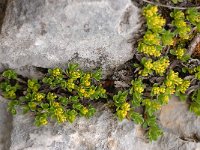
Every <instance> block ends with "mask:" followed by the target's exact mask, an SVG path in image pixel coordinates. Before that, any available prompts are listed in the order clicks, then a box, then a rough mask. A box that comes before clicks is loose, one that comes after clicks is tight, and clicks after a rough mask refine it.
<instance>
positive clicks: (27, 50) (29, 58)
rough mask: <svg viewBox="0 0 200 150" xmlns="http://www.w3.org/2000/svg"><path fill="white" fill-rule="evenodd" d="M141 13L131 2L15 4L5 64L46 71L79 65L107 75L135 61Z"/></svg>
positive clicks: (6, 31)
mask: <svg viewBox="0 0 200 150" xmlns="http://www.w3.org/2000/svg"><path fill="white" fill-rule="evenodd" d="M139 11H140V10H139V9H138V8H137V7H136V6H134V5H133V4H132V3H131V0H115V1H113V0H56V1H55V0H34V1H33V0H15V1H10V2H9V3H8V6H7V11H6V15H5V18H6V19H5V20H4V23H3V26H2V33H1V35H0V54H1V55H0V63H2V64H4V65H6V66H7V67H10V68H20V67H27V66H35V67H43V68H45V67H55V66H65V64H66V63H67V62H78V63H80V64H81V65H82V66H84V67H86V68H95V67H102V68H103V69H104V70H106V71H108V70H110V69H113V68H115V67H117V66H119V65H121V64H123V63H125V62H126V61H128V60H130V59H131V58H132V56H133V54H134V50H133V48H132V45H133V43H132V42H129V39H130V38H131V39H134V38H135V37H136V35H137V34H136V33H137V32H138V30H139V28H140V26H141V21H140V14H139ZM104 73H105V72H104Z"/></svg>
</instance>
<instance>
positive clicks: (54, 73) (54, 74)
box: [52, 68, 62, 77]
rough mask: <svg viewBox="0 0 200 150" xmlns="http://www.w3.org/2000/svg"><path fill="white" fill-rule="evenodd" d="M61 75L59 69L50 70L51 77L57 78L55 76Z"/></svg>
mask: <svg viewBox="0 0 200 150" xmlns="http://www.w3.org/2000/svg"><path fill="white" fill-rule="evenodd" d="M61 74H62V73H61V70H60V69H59V68H55V69H53V70H52V75H53V76H54V77H57V76H60V75H61Z"/></svg>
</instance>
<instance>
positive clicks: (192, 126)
mask: <svg viewBox="0 0 200 150" xmlns="http://www.w3.org/2000/svg"><path fill="white" fill-rule="evenodd" d="M188 107H189V106H188V104H186V103H185V102H181V101H180V100H179V99H178V98H177V97H175V96H173V97H172V98H171V100H170V101H169V104H168V105H166V106H164V107H162V110H161V112H160V114H159V120H160V124H161V126H162V127H163V128H164V129H165V130H166V131H168V132H169V133H173V134H176V135H178V136H179V137H180V138H185V139H186V140H187V139H188V140H193V141H195V140H198V141H200V126H199V125H200V117H197V116H195V114H193V113H191V112H189V108H188Z"/></svg>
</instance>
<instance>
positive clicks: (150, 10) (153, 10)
mask: <svg viewBox="0 0 200 150" xmlns="http://www.w3.org/2000/svg"><path fill="white" fill-rule="evenodd" d="M157 12H158V8H157V6H152V5H148V6H147V7H145V8H144V10H143V15H144V16H145V17H146V19H147V26H148V29H151V30H152V31H153V32H160V31H162V28H163V26H164V25H165V23H166V20H165V19H164V18H163V17H161V16H160V15H159V14H158V13H157Z"/></svg>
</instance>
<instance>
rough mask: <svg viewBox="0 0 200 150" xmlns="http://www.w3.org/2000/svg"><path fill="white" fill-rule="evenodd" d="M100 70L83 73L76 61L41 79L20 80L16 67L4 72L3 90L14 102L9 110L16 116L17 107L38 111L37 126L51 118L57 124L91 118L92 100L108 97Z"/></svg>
mask: <svg viewBox="0 0 200 150" xmlns="http://www.w3.org/2000/svg"><path fill="white" fill-rule="evenodd" d="M100 79H101V71H100V70H97V71H96V72H93V73H91V72H83V71H82V70H80V69H78V65H77V64H70V65H69V67H68V69H67V70H66V71H65V70H62V69H60V68H54V69H49V70H48V74H47V75H45V77H44V78H43V79H41V80H36V79H28V80H24V81H22V80H20V79H19V77H18V75H17V74H16V73H15V72H14V71H13V70H6V71H4V72H3V73H2V81H1V84H0V89H1V90H2V92H3V96H4V97H6V98H7V99H10V100H11V101H10V102H9V103H8V110H9V111H10V112H11V113H12V114H13V115H14V114H16V113H17V111H16V107H21V108H22V109H23V112H24V113H27V112H33V113H34V114H35V125H37V126H41V125H46V124H47V123H48V121H49V120H50V119H52V120H56V121H57V122H58V123H63V122H65V121H69V122H73V121H74V120H75V119H76V116H78V115H80V116H84V117H87V118H89V117H91V116H93V115H94V113H95V111H96V110H95V108H94V107H93V106H92V102H91V103H89V101H91V100H97V99H99V98H106V97H107V95H106V90H105V89H104V88H103V87H102V86H101V84H100V82H99V80H100Z"/></svg>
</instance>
